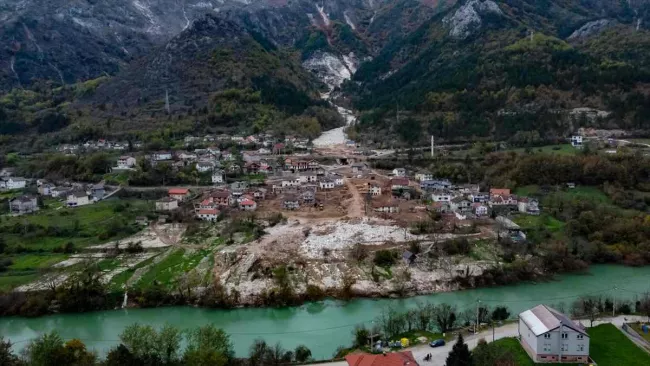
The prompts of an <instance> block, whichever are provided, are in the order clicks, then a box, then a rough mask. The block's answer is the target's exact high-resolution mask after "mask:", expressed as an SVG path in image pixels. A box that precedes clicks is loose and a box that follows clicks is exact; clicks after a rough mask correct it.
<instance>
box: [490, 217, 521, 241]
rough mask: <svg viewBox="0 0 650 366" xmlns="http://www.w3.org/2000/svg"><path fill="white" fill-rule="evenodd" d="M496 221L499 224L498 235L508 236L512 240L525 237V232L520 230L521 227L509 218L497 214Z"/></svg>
mask: <svg viewBox="0 0 650 366" xmlns="http://www.w3.org/2000/svg"><path fill="white" fill-rule="evenodd" d="M496 222H497V225H498V226H499V237H501V238H509V239H511V240H513V241H521V240H525V239H526V234H525V233H524V232H523V231H521V227H520V226H519V225H517V224H515V223H514V222H513V221H512V220H510V219H509V218H507V217H504V216H497V218H496Z"/></svg>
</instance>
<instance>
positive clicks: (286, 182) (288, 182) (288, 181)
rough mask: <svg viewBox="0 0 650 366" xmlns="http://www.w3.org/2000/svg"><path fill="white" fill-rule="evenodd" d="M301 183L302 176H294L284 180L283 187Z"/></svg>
mask: <svg viewBox="0 0 650 366" xmlns="http://www.w3.org/2000/svg"><path fill="white" fill-rule="evenodd" d="M299 185H300V178H297V177H293V178H287V179H283V180H282V188H286V187H298V186H299Z"/></svg>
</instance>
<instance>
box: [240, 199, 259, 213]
mask: <svg viewBox="0 0 650 366" xmlns="http://www.w3.org/2000/svg"><path fill="white" fill-rule="evenodd" d="M239 209H240V210H244V211H255V209H257V202H255V201H253V200H251V199H248V198H245V199H243V200H242V201H241V202H239Z"/></svg>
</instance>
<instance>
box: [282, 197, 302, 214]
mask: <svg viewBox="0 0 650 366" xmlns="http://www.w3.org/2000/svg"><path fill="white" fill-rule="evenodd" d="M282 208H284V209H285V210H297V209H299V208H300V202H299V201H298V196H296V195H295V194H285V195H284V197H283V198H282Z"/></svg>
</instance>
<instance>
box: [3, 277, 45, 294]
mask: <svg viewBox="0 0 650 366" xmlns="http://www.w3.org/2000/svg"><path fill="white" fill-rule="evenodd" d="M38 276H39V275H38V274H23V275H15V276H14V275H11V274H9V273H4V274H3V275H0V292H4V291H10V290H11V289H13V288H14V287H18V286H21V285H25V284H28V283H30V282H32V281H34V280H35V279H37V278H38Z"/></svg>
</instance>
